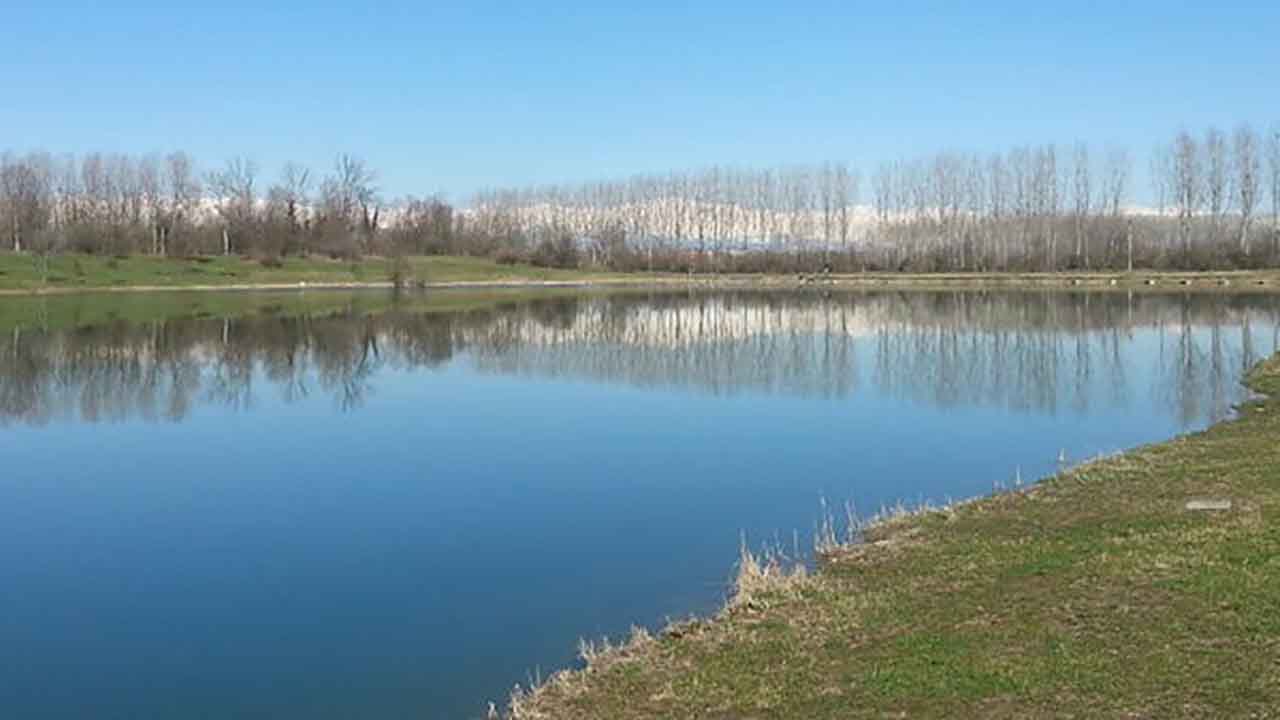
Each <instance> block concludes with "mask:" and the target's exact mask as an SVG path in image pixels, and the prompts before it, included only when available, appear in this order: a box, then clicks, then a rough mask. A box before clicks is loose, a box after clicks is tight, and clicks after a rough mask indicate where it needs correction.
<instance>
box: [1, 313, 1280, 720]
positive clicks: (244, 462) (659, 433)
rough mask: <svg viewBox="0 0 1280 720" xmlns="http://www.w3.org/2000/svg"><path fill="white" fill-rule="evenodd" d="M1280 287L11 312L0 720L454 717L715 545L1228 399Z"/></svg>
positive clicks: (668, 597) (777, 533) (779, 537)
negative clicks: (823, 504) (1270, 290)
mask: <svg viewBox="0 0 1280 720" xmlns="http://www.w3.org/2000/svg"><path fill="white" fill-rule="evenodd" d="M1278 347H1280V296H1274V295H1261V294H1260V295H1247V294H1208V293H1205V294H1154V293H1153V294H1145V293H1137V294H1135V293H1127V292H1109V293H1092V294H1090V293H1068V292H1060V293H1050V292H884V293H877V292H831V293H824V292H822V291H818V290H814V291H808V292H782V291H777V292H767V291H738V292H711V291H705V292H639V291H637V292H614V293H594V294H592V293H588V294H574V293H563V292H561V293H548V294H544V295H539V294H528V293H515V292H512V293H494V292H490V293H485V294H473V293H462V292H447V293H438V294H434V295H430V296H425V297H424V296H420V295H419V296H407V297H403V298H394V297H392V296H390V295H384V294H378V293H367V294H361V293H354V294H351V293H348V294H325V293H309V294H307V295H305V296H302V295H287V294H282V295H244V296H235V295H216V296H199V295H151V296H132V295H131V296H116V297H66V298H48V299H17V298H4V299H0V462H2V465H0V716H4V717H13V718H86V717H93V718H143V717H165V718H229V717H236V718H278V717H286V716H288V717H308V718H407V717H415V718H459V717H463V718H465V717H476V716H479V715H481V714H482V713H483V711H484V710H485V707H486V704H487V702H488V701H489V700H494V701H502V700H504V699H505V697H506V695H507V693H508V691H509V690H510V688H511V686H512V685H513V684H515V683H522V684H527V682H528V678H530V677H536V676H538V675H546V674H549V673H550V672H552V671H554V670H556V669H558V668H561V667H565V666H567V665H571V664H572V663H573V662H574V655H575V650H576V646H577V641H578V638H580V637H586V638H598V637H600V636H604V635H607V636H613V637H618V636H621V635H624V634H625V633H626V631H627V630H628V628H629V627H630V626H631V625H632V624H639V625H645V626H649V627H657V626H661V625H662V624H664V622H665V620H666V619H668V618H682V617H686V616H688V615H690V614H705V613H709V612H712V611H714V610H715V609H716V608H717V607H719V606H720V605H721V603H722V602H723V601H724V599H725V596H726V592H727V589H728V583H729V581H730V579H731V577H732V574H733V571H734V567H733V566H734V562H735V560H736V558H737V553H738V547H739V543H740V542H741V541H742V538H744V537H745V538H746V541H747V542H748V544H750V545H751V546H753V547H757V546H759V545H761V544H766V543H767V544H777V545H780V546H782V547H784V548H787V549H791V548H796V547H798V548H799V549H800V551H802V554H803V552H804V551H806V550H807V548H810V547H811V546H812V535H813V528H814V526H815V523H816V522H817V521H818V520H819V514H820V501H821V499H822V498H826V499H827V501H828V502H830V503H831V504H834V505H840V504H843V503H845V502H851V503H853V504H854V505H855V506H856V507H857V508H859V510H860V511H861V512H863V513H864V514H871V513H873V512H875V511H876V510H877V509H879V508H881V507H885V506H892V505H895V504H897V503H899V502H903V503H907V504H917V503H920V502H925V501H928V502H943V501H945V500H947V499H960V498H968V497H973V496H975V495H981V494H984V493H989V492H991V491H992V490H993V488H995V487H996V486H998V485H1003V486H1010V485H1013V484H1014V483H1015V479H1016V478H1019V477H1021V478H1024V479H1026V480H1027V481H1030V480H1032V479H1034V478H1038V477H1043V476H1045V475H1048V474H1051V473H1053V472H1054V471H1055V470H1056V469H1057V468H1058V466H1059V462H1060V459H1064V458H1065V460H1066V461H1068V462H1078V461H1081V460H1085V459H1088V458H1091V457H1095V456H1097V455H1099V454H1104V453H1111V452H1115V451H1118V450H1121V449H1125V448H1130V447H1133V446H1136V445H1140V444H1143V443H1149V442H1154V441H1159V440H1162V439H1165V438H1168V437H1171V436H1174V435H1177V434H1179V433H1184V432H1188V431H1193V430H1196V429H1200V428H1203V427H1205V426H1207V425H1208V424H1210V423H1212V422H1214V421H1216V420H1219V419H1222V418H1225V417H1228V416H1229V415H1230V414H1231V412H1232V407H1233V404H1235V403H1237V402H1239V401H1240V400H1242V399H1243V397H1244V390H1243V388H1242V387H1241V385H1240V384H1239V380H1240V378H1241V376H1242V373H1243V371H1244V370H1245V369H1246V368H1248V367H1249V366H1250V365H1252V364H1253V363H1255V362H1256V361H1258V360H1260V359H1262V358H1264V357H1266V356H1267V355H1269V354H1271V353H1273V352H1275V351H1276V350H1277V348H1278Z"/></svg>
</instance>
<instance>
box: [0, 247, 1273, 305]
mask: <svg viewBox="0 0 1280 720" xmlns="http://www.w3.org/2000/svg"><path fill="white" fill-rule="evenodd" d="M641 284H643V285H655V286H658V285H688V284H700V285H707V284H711V285H717V286H725V287H744V286H745V287H796V286H838V287H854V288H886V287H888V288H938V289H946V288H957V289H962V288H1002V287H1008V288H1079V289H1129V290H1133V289H1139V290H1142V289H1170V288H1188V289H1214V290H1232V291H1275V290H1278V289H1280V270H1258V271H1231V272H1167V271H1160V272H1155V271H1137V272H1132V273H1127V272H1072V271H1064V272H1059V273H976V272H974V273H883V272H879V273H857V274H835V275H833V274H825V273H813V274H785V275H747V274H728V275H722V274H696V275H690V274H678V273H618V272H608V271H595V270H565V269H557V268H546V267H535V266H533V265H527V264H519V263H511V264H508V263H499V262H496V261H494V260H491V259H488V258H476V257H458V256H417V257H409V258H404V259H402V260H400V261H398V262H397V261H395V260H392V259H389V258H377V257H370V258H363V259H360V260H333V259H330V258H326V257H315V256H312V257H306V258H302V257H288V258H283V259H276V258H272V259H267V260H262V259H253V258H247V257H239V256H198V257H190V258H162V257H155V256H148V255H130V256H121V257H116V256H110V255H86V254H63V255H52V256H48V257H41V256H36V255H30V254H23V253H17V254H15V253H3V254H0V295H20V294H66V293H82V292H145V291H163V290H175V289H180V290H188V291H196V290H240V291H244V290H297V289H372V288H391V287H395V286H401V287H410V288H424V289H439V288H456V287H473V288H493V287H511V286H521V287H579V286H588V285H591V286H594V285H605V286H609V285H641Z"/></svg>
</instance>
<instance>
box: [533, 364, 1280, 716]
mask: <svg viewBox="0 0 1280 720" xmlns="http://www.w3.org/2000/svg"><path fill="white" fill-rule="evenodd" d="M1249 382H1250V383H1251V385H1252V387H1253V388H1254V389H1256V390H1258V391H1259V392H1261V393H1264V394H1266V395H1269V396H1270V399H1260V400H1258V401H1255V402H1252V403H1250V404H1248V405H1246V406H1244V407H1243V408H1241V410H1240V416H1239V418H1238V419H1236V420H1233V421H1230V422H1226V423H1222V424H1220V425H1218V426H1215V427H1213V428H1211V429H1209V430H1207V431H1205V432H1202V433H1198V434H1195V435H1191V436H1187V437H1183V438H1179V439H1175V440H1173V441H1170V442H1167V443H1164V444H1160V445H1155V446H1150V447H1146V448H1142V449H1139V450H1135V451H1133V452H1130V453H1127V454H1124V455H1121V456H1117V457H1113V458H1108V459H1103V460H1100V461H1097V462H1094V463H1091V464H1089V465H1086V466H1082V467H1079V468H1076V469H1074V470H1071V471H1069V472H1066V473H1064V474H1063V475H1061V476H1058V477H1055V478H1051V479H1049V480H1047V481H1045V482H1042V483H1040V484H1038V485H1036V486H1034V487H1032V488H1030V489H1026V490H1016V491H1013V492H1009V493H1004V494H999V495H996V496H993V497H990V498H986V499H982V500H978V501H974V502H970V503H966V504H962V505H959V506H956V507H952V508H948V509H945V510H937V511H929V512H922V513H915V514H907V515H903V516H900V517H897V518H895V519H889V520H885V521H882V522H880V523H878V524H876V525H874V526H872V527H870V528H869V529H867V530H865V532H864V533H863V535H862V537H861V542H859V543H856V544H845V545H841V546H839V547H835V548H833V547H830V542H829V540H830V536H829V534H828V536H827V537H828V547H827V548H826V550H827V552H826V553H825V556H824V560H823V562H822V564H821V571H820V572H818V573H815V574H808V575H806V574H789V573H785V572H781V571H780V570H779V569H777V568H776V566H769V565H767V564H766V565H764V566H762V565H761V564H760V563H759V562H758V561H755V560H754V559H750V558H747V559H745V560H744V562H743V565H742V569H743V572H742V575H743V578H744V582H745V585H741V584H740V588H739V593H738V595H737V597H736V598H735V600H734V601H733V602H731V603H730V604H729V605H728V606H727V607H726V609H725V610H724V611H723V613H722V614H721V616H720V617H717V618H715V619H712V620H710V621H706V622H696V623H686V624H682V625H678V626H674V627H673V628H671V629H669V630H668V631H666V632H664V633H662V634H661V635H659V636H656V637H651V636H649V635H648V634H647V633H638V634H637V638H638V640H637V641H636V642H633V643H629V644H627V645H624V646H622V647H621V648H613V649H609V650H607V651H603V652H602V651H600V650H599V648H593V652H592V653H591V658H590V659H591V662H589V663H588V664H587V666H586V669H585V670H582V671H576V672H566V673H563V674H560V675H557V676H555V677H553V678H552V679H551V680H549V681H548V682H547V683H545V684H544V685H543V686H542V687H540V688H539V689H537V690H536V691H534V692H533V693H531V694H525V693H520V694H518V695H517V697H516V699H515V702H514V703H513V705H512V714H513V715H514V716H515V717H517V718H521V719H524V720H528V719H530V718H557V719H571V718H580V719H582V720H589V719H593V718H601V719H603V718H608V719H610V720H625V719H627V718H673V719H678V718H691V719H692V718H699V719H705V718H718V719H723V720H728V719H729V718H735V719H742V720H745V719H746V718H755V719H763V718H805V719H814V718H851V717H867V718H883V717H910V718H919V717H936V718H993V717H1078V718H1092V717H1134V718H1139V717H1141V718H1174V717H1186V718H1193V717H1194V718H1208V717H1215V718H1216V717H1270V716H1272V715H1273V714H1274V713H1275V710H1276V708H1277V707H1280V665H1278V664H1277V661H1276V659H1277V658H1280V524H1277V523H1276V522H1275V519H1276V514H1277V512H1278V511H1280V358H1274V359H1272V360H1270V361H1269V362H1266V363H1264V364H1262V365H1261V366H1259V367H1258V368H1256V369H1255V370H1254V371H1253V372H1252V374H1251V376H1250V378H1249ZM1206 498H1207V499H1213V500H1215V501H1216V500H1227V501H1229V502H1230V507H1229V509H1226V510H1218V511H1212V510H1210V511H1193V510H1190V509H1188V502H1189V501H1193V500H1196V499H1206ZM1210 506H1213V503H1210Z"/></svg>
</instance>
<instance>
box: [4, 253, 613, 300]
mask: <svg viewBox="0 0 1280 720" xmlns="http://www.w3.org/2000/svg"><path fill="white" fill-rule="evenodd" d="M47 263H48V264H47V267H46V265H45V260H44V259H43V258H39V257H35V256H32V255H23V254H11V253H10V254H0V291H18V292H59V291H63V292H65V291H88V290H114V289H126V288H148V289H152V288H247V287H253V286H259V287H263V286H266V287H275V286H280V287H284V286H296V285H298V284H299V283H307V284H308V285H312V286H343V285H349V286H353V287H358V286H362V285H377V284H389V283H390V282H391V280H392V277H393V271H394V269H395V267H394V263H393V262H392V261H391V260H388V259H386V258H364V259H361V260H355V261H349V260H331V259H329V258H321V257H310V258H297V257H290V258H286V259H284V260H282V261H280V262H279V263H276V262H274V261H272V262H267V263H263V262H262V261H259V260H253V259H249V258H242V257H237V256H230V257H197V258H159V257H152V256H143V255H134V256H128V257H111V256H100V255H81V254H68V255H55V256H52V257H49V258H48V260H47ZM403 274H404V280H405V282H407V283H414V284H417V283H466V282H475V283H501V282H522V283H533V282H537V283H547V282H585V281H591V280H599V279H604V278H605V277H606V275H604V274H601V273H589V272H581V271H577V270H556V269H550V268H538V267H533V266H531V265H519V264H516V265H503V264H499V263H497V262H494V261H492V260H488V259H485V258H472V257H449V256H438V257H437V256H433V257H411V258H407V259H406V267H405V268H403Z"/></svg>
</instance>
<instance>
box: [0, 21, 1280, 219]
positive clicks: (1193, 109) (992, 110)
mask: <svg viewBox="0 0 1280 720" xmlns="http://www.w3.org/2000/svg"><path fill="white" fill-rule="evenodd" d="M17 5H18V6H17V7H9V8H7V9H6V11H5V13H4V15H5V17H4V23H3V25H0V48H2V49H3V50H2V52H3V53H4V55H3V58H4V59H3V61H2V62H0V98H2V99H0V148H8V149H14V150H30V149H44V150H50V151H69V152H86V151H91V150H105V151H124V152H137V153H141V152H148V151H168V150H171V149H177V148H181V149H185V150H187V151H189V152H191V153H193V154H194V155H196V157H197V158H198V159H199V160H200V162H201V163H202V165H203V166H205V167H209V166H213V165H219V164H221V162H222V161H223V160H225V159H226V158H227V157H230V156H233V155H244V156H247V157H250V158H253V159H255V160H256V161H257V162H258V163H259V164H260V165H261V166H262V168H263V170H264V173H266V174H267V175H268V176H272V175H274V174H275V173H276V172H277V170H278V168H279V166H280V165H281V164H282V163H284V162H285V161H287V160H290V159H292V160H296V161H299V162H303V163H306V164H308V165H310V166H312V167H313V168H315V169H317V170H325V169H327V168H328V167H329V165H330V164H331V160H332V157H333V156H334V154H335V153H337V152H339V151H346V152H351V153H353V154H356V155H359V156H362V157H364V158H365V159H367V160H368V161H369V162H370V164H371V165H372V166H373V167H375V168H376V169H377V170H378V171H379V173H380V177H381V185H382V187H383V189H384V191H385V194H387V195H389V196H396V195H400V194H403V193H407V192H415V193H428V192H435V191H441V192H444V193H446V194H447V195H449V196H450V197H451V198H453V199H454V200H465V199H466V198H467V197H468V196H469V195H470V194H471V192H473V191H474V190H476V189H477V188H482V187H488V186H506V185H524V184H530V183H544V182H559V181H579V180H587V179H595V178H606V177H615V176H625V175H629V174H632V173H637V172H662V171H666V170H670V169H682V168H694V167H702V166H707V165H711V164H730V165H740V166H761V165H774V164H792V163H808V162H819V161H825V160H843V161H848V162H852V163H854V164H856V165H858V166H859V167H862V168H863V169H864V171H870V170H871V169H873V168H874V166H875V164H876V163H878V162H881V161H883V160H886V159H893V158H897V157H902V156H911V155H915V154H926V153H931V152H934V151H937V150H942V149H948V150H975V151H989V150H996V149H1005V148H1008V147H1010V146H1012V145H1016V144H1020V143H1038V142H1058V143H1072V142H1074V141H1076V140H1086V141H1089V142H1091V143H1093V144H1094V145H1097V146H1099V147H1102V146H1104V145H1106V144H1109V143H1115V144H1121V145H1125V146H1127V147H1129V148H1130V149H1131V151H1132V152H1133V153H1134V155H1135V168H1134V169H1135V172H1136V173H1138V174H1139V175H1140V176H1142V175H1145V173H1144V170H1145V166H1146V157H1147V154H1148V151H1149V149H1150V148H1151V147H1152V146H1153V145H1154V144H1155V143H1156V142H1157V141H1160V140H1162V139H1164V138H1165V137H1167V136H1169V135H1171V134H1172V133H1173V132H1176V130H1177V129H1178V128H1180V127H1183V126H1186V127H1189V128H1191V129H1196V130H1199V129H1201V128H1203V127H1204V126H1207V125H1210V124H1218V125H1220V126H1223V127H1224V128H1229V127H1231V126H1234V125H1235V124H1237V123H1238V122H1241V121H1249V122H1252V123H1254V124H1255V125H1258V126H1265V125H1267V124H1270V123H1272V122H1280V92H1277V88H1278V87H1280V79H1277V78H1280V43H1278V42H1277V41H1276V39H1275V38H1276V36H1275V32H1276V29H1277V28H1280V3H1276V2H1270V1H1267V2H1264V1H1261V0H1259V1H1257V2H1239V1H1237V0H1226V1H1224V2H1217V3H1208V2H1186V1H1179V0H1166V1H1165V2H1150V1H1146V0H1143V1H1141V2H1124V1H1123V0H1119V1H1117V0H1113V1H1111V2H1101V3H1094V2H1089V1H1088V0H1078V1H1076V2H1069V3H1068V2H1058V3H1036V2H1027V1H1026V0H1023V1H1020V2H1009V1H1007V0H1002V1H1000V2H985V3H967V2H966V3H960V2H934V3H922V2H887V3H886V2H831V3H803V4H799V3H797V4H788V3H779V2H774V3H759V2H751V1H738V2H727V1H725V0H708V1H705V2H700V3H693V2H689V3H680V2H666V1H665V0H657V1H654V2H646V3H634V4H632V6H631V7H625V8H619V7H610V5H611V4H610V3H600V2H584V1H580V0H574V1H573V2H559V3H533V2H526V3H497V2H488V1H486V0H476V1H474V2H465V3H448V4H446V3H436V2H403V3H401V2H385V3H371V5H378V7H376V8H368V9H366V8H361V7H359V3H345V4H343V5H334V6H329V5H323V4H322V5H317V4H316V3H311V2H308V3H303V2H298V1H297V0H284V1H282V2H276V3H271V7H266V8H264V7H259V6H258V5H257V4H252V3H241V2H238V1H237V0H229V1H228V2H223V3H218V4H216V5H215V4H202V5H199V6H196V7H191V8H187V7H182V8H178V7H176V6H177V5H178V4H177V3H170V2H165V3H155V2H119V3H66V2H58V1H56V0H51V1H48V2H23V1H22V0H19V2H18V3H17Z"/></svg>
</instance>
